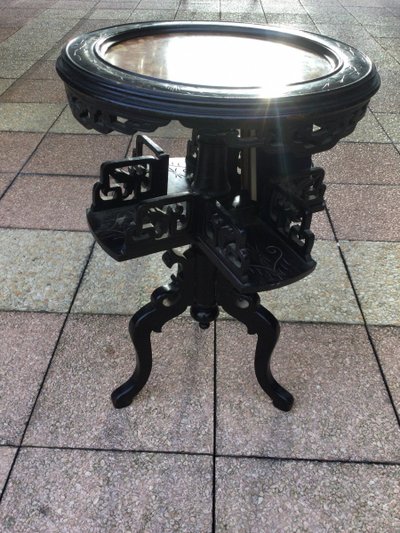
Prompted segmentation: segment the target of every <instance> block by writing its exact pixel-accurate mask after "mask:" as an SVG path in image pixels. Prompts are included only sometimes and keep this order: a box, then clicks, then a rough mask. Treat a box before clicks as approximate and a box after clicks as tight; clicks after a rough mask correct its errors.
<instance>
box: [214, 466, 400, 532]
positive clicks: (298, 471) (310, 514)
mask: <svg viewBox="0 0 400 533" xmlns="http://www.w3.org/2000/svg"><path fill="white" fill-rule="evenodd" d="M216 478H217V480H216V481H217V489H216V531H219V532H222V531H234V532H235V533H258V532H260V531H269V532H278V531H279V532H294V531H296V532H300V531H304V532H306V531H307V532H322V531H324V532H328V531H329V532H335V533H348V532H350V531H354V532H356V531H364V532H365V533H376V532H378V531H385V532H388V533H389V532H391V533H395V531H397V530H398V529H399V528H400V518H399V516H400V503H399V502H400V497H399V496H400V491H399V483H400V467H399V466H382V465H368V464H340V463H339V464H327V463H311V462H294V461H285V462H281V461H268V460H264V461H260V460H256V459H228V458H218V459H217V473H216Z"/></svg>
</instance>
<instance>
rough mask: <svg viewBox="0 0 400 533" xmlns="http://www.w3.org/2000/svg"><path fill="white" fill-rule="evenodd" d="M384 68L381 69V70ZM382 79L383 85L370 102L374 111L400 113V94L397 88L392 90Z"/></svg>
mask: <svg viewBox="0 0 400 533" xmlns="http://www.w3.org/2000/svg"><path fill="white" fill-rule="evenodd" d="M381 70H382V69H379V72H381ZM384 83H385V82H384V81H383V80H382V85H381V88H380V90H379V91H378V93H377V94H376V95H375V96H374V97H373V98H372V99H371V101H370V103H369V107H370V109H372V111H376V112H380V113H398V111H399V109H400V95H399V93H398V91H397V90H390V88H389V89H388V88H387V87H386V86H385V85H383V84H384Z"/></svg>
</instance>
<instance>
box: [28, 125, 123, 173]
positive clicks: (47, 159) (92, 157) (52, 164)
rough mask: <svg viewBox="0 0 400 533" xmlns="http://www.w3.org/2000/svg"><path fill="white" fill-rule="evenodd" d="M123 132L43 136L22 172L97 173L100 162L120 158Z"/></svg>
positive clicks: (51, 134) (121, 156) (121, 155)
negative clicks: (113, 134) (110, 134)
mask: <svg viewBox="0 0 400 533" xmlns="http://www.w3.org/2000/svg"><path fill="white" fill-rule="evenodd" d="M129 141H130V137H128V136H127V135H123V136H122V135H115V136H105V135H63V134H57V133H50V134H48V135H46V138H45V139H44V140H43V142H42V144H41V145H40V147H39V149H38V150H37V151H36V152H35V154H34V156H33V157H32V159H31V160H30V161H29V163H28V164H27V165H26V166H25V167H24V172H32V173H38V174H40V173H46V174H68V175H87V176H98V174H99V172H100V165H101V164H102V163H103V162H104V161H109V160H113V159H120V158H124V156H125V154H126V149H127V147H128V144H129Z"/></svg>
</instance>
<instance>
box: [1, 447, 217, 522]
mask: <svg viewBox="0 0 400 533" xmlns="http://www.w3.org/2000/svg"><path fill="white" fill-rule="evenodd" d="M27 478H29V479H30V483H26V482H25V480H26V479H27ZM211 481H212V459H211V458H209V457H198V456H187V455H178V456H176V455H162V454H158V455H154V454H132V453H130V454H127V453H124V454H116V453H105V452H101V453H96V452H93V451H78V450H40V449H39V450H35V449H25V450H23V451H22V452H21V453H20V455H19V456H18V459H17V463H16V466H15V468H14V470H13V473H12V477H11V480H10V483H9V487H8V489H7V492H6V495H5V498H4V500H3V504H2V507H1V508H0V523H2V524H3V526H4V527H5V528H6V530H9V531H19V532H21V533H23V532H25V533H28V532H31V531H36V532H37V533H45V532H46V533H48V532H49V531H69V532H70V533H89V532H95V531H96V532H97V531H131V532H132V533H139V532H140V531H149V532H150V531H152V532H154V533H155V532H158V531H163V532H165V533H174V532H176V531H185V532H187V533H209V531H211V506H212V494H211V486H212V484H211Z"/></svg>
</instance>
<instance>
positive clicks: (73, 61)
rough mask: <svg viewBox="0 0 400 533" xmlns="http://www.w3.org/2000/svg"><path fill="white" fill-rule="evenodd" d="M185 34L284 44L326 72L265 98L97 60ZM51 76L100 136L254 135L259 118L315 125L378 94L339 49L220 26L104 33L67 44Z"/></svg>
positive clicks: (297, 35) (363, 70) (365, 62)
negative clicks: (174, 123) (313, 58)
mask: <svg viewBox="0 0 400 533" xmlns="http://www.w3.org/2000/svg"><path fill="white" fill-rule="evenodd" d="M188 32H193V34H201V33H207V34H210V33H212V34H215V35H240V36H251V37H256V38H259V39H265V40H268V41H271V42H284V43H286V44H288V45H289V46H293V47H300V48H304V49H305V50H310V51H313V53H315V54H319V55H321V56H324V57H325V56H326V57H329V58H330V61H331V63H332V71H331V72H330V73H329V75H325V76H322V77H319V78H316V79H313V80H310V81H305V82H302V83H295V84H291V85H288V86H286V87H284V88H282V89H280V91H279V94H278V95H274V96H269V95H265V94H263V91H262V90H261V89H260V87H239V88H234V87H226V88H224V87H212V86H204V85H201V86H199V85H190V84H185V83H177V82H171V81H169V80H163V79H157V78H154V77H148V76H143V75H140V74H137V73H134V72H129V71H127V70H123V69H120V68H117V67H115V66H114V65H112V64H110V63H109V62H107V61H106V60H105V58H104V51H105V50H107V49H108V47H110V46H112V45H113V44H115V43H117V42H118V43H120V42H123V41H126V40H129V39H132V38H135V37H137V38H140V37H142V36H148V35H160V34H166V33H168V34H170V33H188ZM239 59H240V60H241V61H243V58H238V67H237V68H238V69H240V60H239ZM282 68H285V67H284V65H282ZM57 71H58V73H59V75H60V76H61V78H62V79H63V80H64V82H65V84H66V90H67V94H68V96H69V101H70V105H71V109H72V111H73V113H74V115H75V117H76V118H77V119H78V120H79V121H80V122H81V123H83V124H84V125H86V126H87V127H91V128H95V129H97V130H98V131H102V132H108V131H112V130H116V131H121V132H125V133H134V132H136V131H138V130H142V131H154V130H155V129H156V128H157V127H159V126H163V125H165V124H167V123H168V122H169V121H170V120H173V119H177V120H180V121H181V122H182V124H184V125H185V126H187V127H189V128H197V129H198V128H204V129H219V128H220V127H222V128H223V129H226V127H227V125H228V124H231V126H232V127H235V128H243V127H253V128H254V127H256V126H257V127H260V128H262V127H263V124H264V121H265V119H269V120H273V119H278V118H279V120H280V121H282V120H283V119H284V120H289V121H292V120H293V121H298V120H301V119H302V117H304V116H305V115H306V116H307V117H308V118H309V119H311V124H312V123H313V122H314V123H315V122H316V123H318V119H319V120H321V121H322V122H324V123H326V122H327V120H329V117H330V115H331V114H332V113H337V112H339V111H340V112H343V111H346V113H349V112H350V113H353V112H354V111H356V110H357V109H360V108H362V107H363V106H364V105H365V104H366V103H367V102H368V100H369V99H370V98H371V96H372V95H373V94H374V93H375V92H376V91H377V90H378V87H379V76H378V74H377V72H376V69H375V67H374V66H373V64H372V63H371V61H370V60H369V59H368V58H367V57H366V56H365V55H364V54H362V53H361V52H359V51H357V50H355V49H354V48H352V47H350V46H348V45H346V44H344V43H341V42H339V41H335V40H333V39H329V38H327V37H323V36H321V35H316V34H311V33H306V32H300V31H287V30H285V31H283V30H280V29H277V28H269V27H264V26H253V25H246V24H233V23H221V22H220V23H217V22H215V23H213V22H143V23H135V24H125V25H121V26H114V27H111V28H104V29H101V30H98V31H95V32H92V33H89V34H85V35H82V36H80V37H77V38H75V39H74V40H72V41H71V42H70V43H69V44H68V45H67V46H66V47H65V48H64V50H63V51H62V53H61V55H60V57H59V59H58V61H57ZM219 121H223V123H222V124H221V122H219ZM283 129H285V125H283ZM345 134H346V135H347V134H348V133H345ZM342 136H343V135H342Z"/></svg>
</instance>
